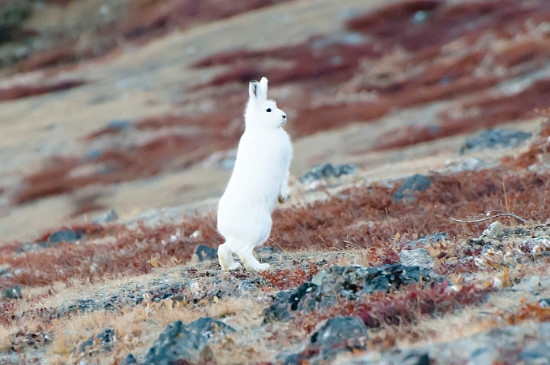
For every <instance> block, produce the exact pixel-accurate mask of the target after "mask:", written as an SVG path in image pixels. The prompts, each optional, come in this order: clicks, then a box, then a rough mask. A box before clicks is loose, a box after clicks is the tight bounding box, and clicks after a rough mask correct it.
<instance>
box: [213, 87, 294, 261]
mask: <svg viewBox="0 0 550 365" xmlns="http://www.w3.org/2000/svg"><path fill="white" fill-rule="evenodd" d="M248 92H249V94H250V98H249V100H248V103H247V105H246V110H245V113H244V121H245V130H244V133H243V135H242V137H241V140H240V142H239V148H238V150H237V160H236V161H235V167H234V168H233V173H232V175H231V178H230V179H229V183H228V184H227V188H226V189H225V192H224V194H223V196H222V197H221V199H220V203H219V205H218V231H219V232H220V233H221V234H222V236H223V237H224V238H225V243H224V244H222V245H220V246H219V248H218V258H219V260H220V265H221V267H222V269H223V270H234V269H236V268H238V267H239V266H240V264H239V263H238V262H235V260H233V256H232V255H233V253H235V254H237V255H238V256H239V257H240V258H241V261H242V263H243V265H244V266H245V267H246V268H247V269H248V270H253V271H261V270H266V269H268V268H269V264H266V263H264V264H260V263H259V262H258V260H257V259H256V258H255V257H254V255H253V250H254V248H255V247H257V246H260V245H261V244H262V243H264V242H265V241H266V240H267V238H268V237H269V233H270V232H271V212H272V211H273V208H274V207H275V204H276V202H277V200H279V202H281V203H282V202H284V201H285V200H286V198H287V194H288V174H289V172H288V169H289V166H290V160H291V158H292V146H291V144H290V138H289V136H288V134H287V133H286V132H285V130H284V129H283V128H282V127H283V125H284V124H285V122H286V114H285V113H284V112H283V111H282V110H281V109H279V108H277V104H276V103H275V101H273V100H268V99H267V79H266V78H265V77H262V79H261V80H260V82H258V81H251V82H250V85H249V88H248Z"/></svg>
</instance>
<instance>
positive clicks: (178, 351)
mask: <svg viewBox="0 0 550 365" xmlns="http://www.w3.org/2000/svg"><path fill="white" fill-rule="evenodd" d="M234 331H235V330H234V329H233V328H231V327H229V326H227V325H226V324H225V323H223V322H220V321H217V320H214V319H212V318H200V319H197V320H196V321H194V322H192V323H190V324H188V325H185V324H183V322H181V321H176V322H172V323H170V324H169V325H168V327H166V329H165V330H164V332H163V333H161V335H160V336H159V337H158V339H157V340H156V341H155V344H154V345H153V347H151V348H150V349H149V350H148V351H147V355H146V356H145V360H144V363H145V364H158V365H170V364H174V363H188V362H198V361H200V360H201V359H202V358H203V357H204V355H205V353H206V352H207V351H208V344H209V343H211V342H213V341H216V339H217V338H220V337H222V336H224V335H226V334H228V333H230V332H234Z"/></svg>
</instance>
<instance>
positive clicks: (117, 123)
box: [107, 119, 132, 131]
mask: <svg viewBox="0 0 550 365" xmlns="http://www.w3.org/2000/svg"><path fill="white" fill-rule="evenodd" d="M131 124H132V123H131V122H130V121H129V120H128V119H113V120H111V121H110V122H109V123H108V124H107V127H108V128H111V129H115V130H119V131H120V130H123V129H126V128H128V127H129V126H130V125H131Z"/></svg>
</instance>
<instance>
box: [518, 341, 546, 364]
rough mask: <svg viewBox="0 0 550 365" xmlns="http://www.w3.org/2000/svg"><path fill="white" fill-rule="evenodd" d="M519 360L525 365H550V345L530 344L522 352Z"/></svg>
mask: <svg viewBox="0 0 550 365" xmlns="http://www.w3.org/2000/svg"><path fill="white" fill-rule="evenodd" d="M518 360H520V361H522V362H523V363H524V364H533V365H539V364H540V365H547V364H550V344H548V343H547V342H546V343H544V342H543V343H534V344H530V345H529V346H526V347H524V348H523V349H522V350H521V352H520V353H519V356H518Z"/></svg>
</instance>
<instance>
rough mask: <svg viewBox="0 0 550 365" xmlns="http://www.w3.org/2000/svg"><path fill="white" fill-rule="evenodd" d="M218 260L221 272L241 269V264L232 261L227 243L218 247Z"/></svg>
mask: <svg viewBox="0 0 550 365" xmlns="http://www.w3.org/2000/svg"><path fill="white" fill-rule="evenodd" d="M218 259H219V260H220V265H221V267H222V270H223V271H232V270H235V269H238V268H239V267H241V264H239V263H238V262H236V261H235V260H234V259H233V254H232V252H231V250H230V249H229V247H227V243H224V244H222V245H220V246H219V247H218Z"/></svg>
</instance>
